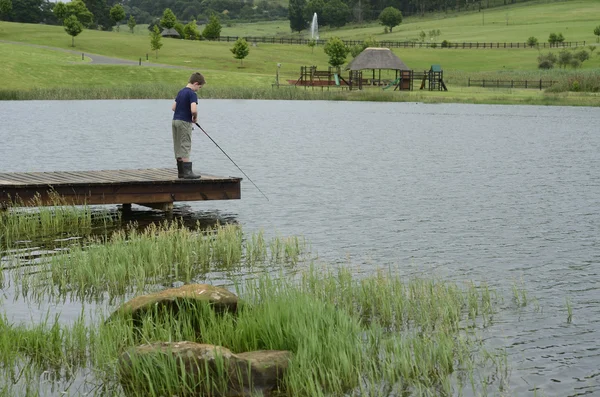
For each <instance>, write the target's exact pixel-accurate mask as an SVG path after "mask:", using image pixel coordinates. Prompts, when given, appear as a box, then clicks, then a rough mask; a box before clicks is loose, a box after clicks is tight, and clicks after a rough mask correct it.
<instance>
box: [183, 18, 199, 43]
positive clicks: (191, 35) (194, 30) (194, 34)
mask: <svg viewBox="0 0 600 397" xmlns="http://www.w3.org/2000/svg"><path fill="white" fill-rule="evenodd" d="M183 38H184V39H187V40H198V39H199V38H200V31H199V30H198V25H197V24H196V20H195V19H194V20H192V21H190V22H189V23H188V24H186V25H185V26H184V27H183Z"/></svg>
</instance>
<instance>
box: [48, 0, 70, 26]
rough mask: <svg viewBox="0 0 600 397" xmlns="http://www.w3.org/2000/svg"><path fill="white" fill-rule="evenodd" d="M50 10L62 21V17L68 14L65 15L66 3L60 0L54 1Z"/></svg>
mask: <svg viewBox="0 0 600 397" xmlns="http://www.w3.org/2000/svg"><path fill="white" fill-rule="evenodd" d="M52 12H53V13H54V15H55V16H56V18H58V19H60V20H63V21H64V19H65V18H66V17H67V16H68V15H67V5H66V4H65V3H63V2H62V1H59V2H58V3H56V5H55V6H54V8H53V9H52Z"/></svg>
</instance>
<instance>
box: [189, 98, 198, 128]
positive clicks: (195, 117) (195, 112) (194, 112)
mask: <svg viewBox="0 0 600 397" xmlns="http://www.w3.org/2000/svg"><path fill="white" fill-rule="evenodd" d="M190 110H191V111H192V123H195V122H196V120H198V104H197V103H196V102H192V104H191V105H190Z"/></svg>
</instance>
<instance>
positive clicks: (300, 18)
mask: <svg viewBox="0 0 600 397" xmlns="http://www.w3.org/2000/svg"><path fill="white" fill-rule="evenodd" d="M305 6H306V0H290V3H289V7H288V18H289V20H290V29H292V32H300V31H302V30H304V29H306V26H307V23H306V19H305V18H304V7H305Z"/></svg>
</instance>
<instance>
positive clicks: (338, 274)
mask: <svg viewBox="0 0 600 397" xmlns="http://www.w3.org/2000/svg"><path fill="white" fill-rule="evenodd" d="M109 244H110V243H109ZM271 271H272V270H271ZM238 287H239V288H238V295H239V296H240V298H241V299H242V300H243V302H244V304H243V305H240V306H239V309H238V312H237V313H236V314H231V313H225V314H216V313H215V312H214V311H212V310H211V309H210V308H209V307H207V306H205V305H202V304H200V305H197V304H194V305H193V306H190V304H188V303H185V302H184V303H181V305H180V307H179V310H176V311H175V312H170V311H166V310H158V309H157V310H151V311H148V312H146V314H145V315H144V317H143V318H142V319H141V320H140V322H138V323H136V324H138V325H137V326H136V327H135V328H134V327H133V326H132V322H131V321H130V319H128V318H126V317H115V318H112V319H111V320H110V321H104V318H103V317H102V316H101V318H100V319H99V321H97V322H92V323H89V321H86V319H85V318H84V312H83V311H82V314H81V315H80V317H79V319H77V320H76V321H75V322H74V323H72V324H70V325H67V324H61V323H60V322H59V318H58V317H57V318H54V319H50V318H48V317H46V318H45V319H43V321H42V322H41V323H40V324H39V325H36V326H26V325H24V324H10V323H9V322H8V321H7V320H6V319H5V318H0V330H1V331H2V332H1V333H0V363H1V364H2V366H0V368H1V369H0V379H4V380H9V379H10V380H14V379H16V378H17V377H18V378H20V379H24V380H25V381H30V380H31V379H35V378H36V376H39V375H40V374H41V373H48V372H51V373H52V374H53V377H54V380H55V381H60V380H63V379H69V378H70V377H72V376H73V374H76V373H84V374H87V376H88V377H89V378H88V379H87V380H88V381H91V382H92V384H95V385H98V386H97V387H98V388H99V389H98V390H102V391H103V392H105V393H108V394H111V395H117V396H119V395H122V390H121V387H125V388H127V389H129V390H135V391H136V393H138V394H135V393H134V395H144V396H160V395H180V396H184V395H190V394H189V393H188V391H189V390H192V389H193V388H194V387H195V386H198V387H203V388H206V389H205V390H206V391H208V390H211V389H212V388H213V387H215V386H216V387H217V389H219V386H220V387H222V385H223V384H224V383H225V382H223V383H221V382H218V381H219V380H220V379H217V382H207V380H208V379H206V378H204V377H202V376H201V377H200V378H196V377H193V376H189V373H188V376H187V377H186V376H183V373H182V372H181V368H180V367H179V366H177V365H174V364H175V361H172V360H171V361H170V360H169V359H168V358H166V357H165V356H164V355H157V356H151V357H149V358H142V357H136V356H134V357H133V360H132V364H131V366H130V367H129V368H127V373H126V376H123V375H124V373H123V372H119V371H118V368H116V364H117V361H118V358H119V357H120V355H121V354H122V353H123V352H125V351H128V349H130V348H132V347H134V346H137V345H139V344H141V343H152V342H160V341H173V342H176V341H192V342H199V343H209V344H214V345H218V346H224V347H226V348H228V349H230V350H231V351H232V352H234V353H240V352H245V351H253V350H263V349H265V350H289V351H291V352H292V353H293V356H292V360H291V362H290V366H289V369H288V371H287V372H286V375H285V378H284V382H283V385H282V388H281V390H280V391H281V392H282V393H283V395H288V396H326V395H344V394H347V395H373V396H379V395H381V396H385V395H388V394H386V392H385V391H386V390H387V391H388V393H389V391H391V390H394V389H395V390H404V391H405V392H406V393H409V394H410V395H417V396H418V395H438V394H439V392H440V391H443V393H445V394H446V395H453V394H458V395H460V394H462V391H463V390H464V389H472V391H473V394H476V395H486V394H487V390H488V388H490V389H492V390H494V389H495V390H498V389H501V387H503V382H505V381H506V377H507V376H508V375H507V374H508V373H509V368H508V365H507V363H506V354H505V353H503V352H502V351H497V350H488V349H487V348H486V347H485V345H484V344H483V342H482V339H481V336H480V335H479V331H480V330H481V329H482V328H481V326H482V325H480V324H478V320H480V319H481V318H482V317H483V318H485V317H487V318H488V319H491V318H492V314H493V313H494V312H495V309H494V307H495V305H496V303H497V300H498V298H497V296H496V294H495V293H494V292H493V291H490V290H489V289H488V288H487V286H486V285H481V286H477V285H474V284H472V283H467V284H465V285H464V286H463V287H459V286H458V285H456V284H453V283H447V282H443V281H437V280H427V279H419V278H410V279H406V278H403V277H399V276H397V275H395V274H393V272H390V271H381V272H379V273H378V274H375V275H372V276H370V277H360V278H357V277H354V276H353V275H352V274H351V273H350V272H349V271H348V270H347V269H344V268H339V269H337V270H331V269H325V268H319V267H315V266H311V267H310V268H308V269H307V270H305V271H303V272H302V273H301V274H300V277H297V278H290V277H282V275H280V274H278V273H277V272H274V273H270V274H269V273H261V274H259V275H258V276H257V277H256V278H255V279H252V280H248V281H247V282H244V283H238ZM217 372H218V371H217ZM221 372H223V371H221ZM490 373H493V374H495V375H494V380H493V381H492V382H491V383H490V378H489V377H488V375H489V374H490ZM19 374H20V375H19ZM11 383H12V382H10V383H8V384H11ZM16 383H17V385H19V382H16ZM194 385H195V386H194ZM212 390H213V391H214V389H212Z"/></svg>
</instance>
